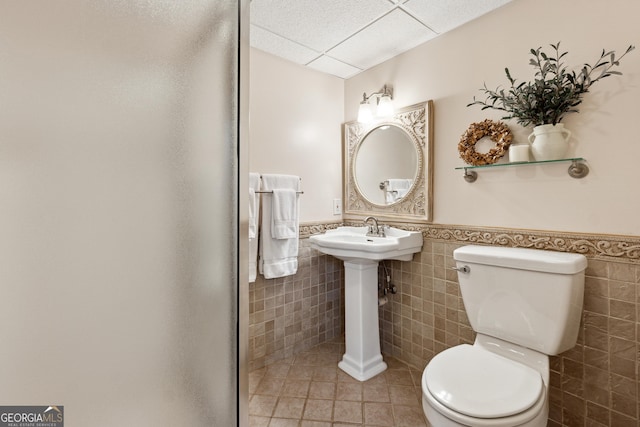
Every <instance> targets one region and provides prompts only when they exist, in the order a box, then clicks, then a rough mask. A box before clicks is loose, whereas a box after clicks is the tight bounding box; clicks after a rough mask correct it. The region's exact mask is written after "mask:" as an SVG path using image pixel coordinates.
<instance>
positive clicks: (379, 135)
mask: <svg viewBox="0 0 640 427" xmlns="http://www.w3.org/2000/svg"><path fill="white" fill-rule="evenodd" d="M353 172H354V180H355V183H356V185H357V186H358V190H359V191H360V192H361V193H362V195H363V196H364V197H365V198H366V199H367V200H369V201H370V202H371V203H375V204H377V205H388V204H392V203H396V202H398V201H400V200H402V199H403V198H404V197H405V196H406V195H407V194H408V193H409V191H410V190H411V187H412V186H413V183H414V182H415V179H416V175H417V173H418V152H417V147H416V145H415V144H414V143H413V141H412V140H411V138H410V137H409V135H408V134H407V133H406V132H405V131H403V130H402V129H401V128H399V127H398V126H395V125H389V124H385V125H382V126H378V127H376V128H374V129H372V130H371V131H370V132H369V133H368V134H366V135H365V136H364V138H363V139H362V141H361V142H360V144H359V146H358V147H357V150H356V154H355V162H354V171H353Z"/></svg>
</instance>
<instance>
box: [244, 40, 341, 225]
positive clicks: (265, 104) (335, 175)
mask: <svg viewBox="0 0 640 427" xmlns="http://www.w3.org/2000/svg"><path fill="white" fill-rule="evenodd" d="M250 74H251V86H250V87H251V90H250V109H251V111H250V116H251V118H250V143H249V168H250V171H251V172H259V173H282V174H290V175H298V176H300V177H301V178H302V190H303V191H304V195H303V196H302V198H301V205H300V220H301V221H302V222H309V221H332V220H339V219H340V218H341V217H340V215H337V216H336V215H333V211H332V202H333V199H342V148H341V147H342V143H341V140H342V130H341V124H342V121H343V117H344V81H343V80H342V79H340V78H338V77H333V76H330V75H328V74H323V73H320V72H317V71H313V70H310V69H307V68H304V67H302V66H299V65H296V64H293V63H291V62H288V61H285V60H282V59H280V58H277V57H275V56H273V55H269V54H267V53H264V52H262V51H259V50H256V49H251V73H250Z"/></svg>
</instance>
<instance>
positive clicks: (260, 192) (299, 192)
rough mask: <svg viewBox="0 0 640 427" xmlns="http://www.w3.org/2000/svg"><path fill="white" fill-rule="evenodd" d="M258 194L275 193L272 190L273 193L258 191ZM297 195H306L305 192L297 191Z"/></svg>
mask: <svg viewBox="0 0 640 427" xmlns="http://www.w3.org/2000/svg"><path fill="white" fill-rule="evenodd" d="M256 193H259V194H266V193H273V190H271V191H256ZM296 194H304V191H296Z"/></svg>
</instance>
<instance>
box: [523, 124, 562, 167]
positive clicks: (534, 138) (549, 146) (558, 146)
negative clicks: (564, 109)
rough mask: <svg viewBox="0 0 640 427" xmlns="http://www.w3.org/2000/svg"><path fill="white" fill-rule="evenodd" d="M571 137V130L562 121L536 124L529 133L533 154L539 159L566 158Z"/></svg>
mask: <svg viewBox="0 0 640 427" xmlns="http://www.w3.org/2000/svg"><path fill="white" fill-rule="evenodd" d="M569 138H571V132H570V131H569V130H567V129H565V128H564V124H562V123H558V124H556V125H540V126H536V127H534V128H533V133H531V135H529V142H530V143H531V154H533V158H534V159H535V160H538V161H540V160H557V159H564V158H565V156H566V154H567V151H568V150H569Z"/></svg>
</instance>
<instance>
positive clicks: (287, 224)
mask: <svg viewBox="0 0 640 427" xmlns="http://www.w3.org/2000/svg"><path fill="white" fill-rule="evenodd" d="M297 199H298V195H297V194H296V190H292V189H290V188H274V189H273V198H272V199H271V237H273V238H274V239H293V238H295V237H297V236H298V200H297Z"/></svg>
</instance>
